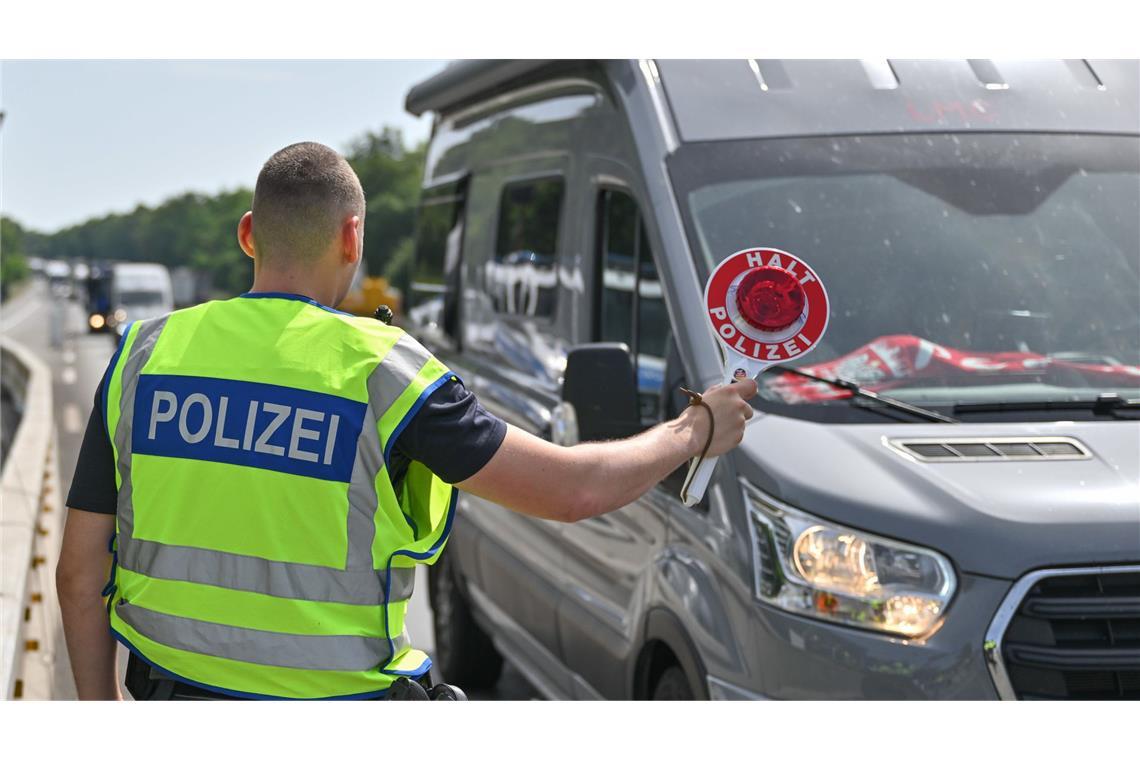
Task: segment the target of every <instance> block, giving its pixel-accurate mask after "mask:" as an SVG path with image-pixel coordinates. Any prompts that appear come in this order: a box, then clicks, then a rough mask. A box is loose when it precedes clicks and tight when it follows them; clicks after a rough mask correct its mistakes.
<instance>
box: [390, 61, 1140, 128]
mask: <svg viewBox="0 0 1140 760" xmlns="http://www.w3.org/2000/svg"><path fill="white" fill-rule="evenodd" d="M550 63H551V62H550V61H461V62H458V63H454V64H451V65H449V66H448V67H447V68H446V69H444V70H443V71H442V72H440V73H439V74H436V75H435V76H433V77H431V78H430V79H427V80H425V81H424V82H421V83H420V84H418V85H416V86H415V87H413V88H412V89H411V90H410V91H409V92H408V96H407V99H406V101H405V105H406V107H407V109H408V111H410V112H411V113H413V114H416V115H419V114H422V113H424V112H425V111H437V112H446V111H449V110H452V109H454V108H456V107H458V106H461V105H464V104H466V103H470V102H473V101H476V100H479V99H482V98H486V97H490V96H492V95H494V94H497V93H498V92H501V91H502V90H503V89H505V88H507V87H509V86H510V85H511V83H512V82H514V81H515V80H518V79H520V78H522V77H525V76H527V75H530V74H533V73H535V72H537V71H539V70H540V69H542V68H543V67H545V66H548V65H549V64H550ZM655 65H656V68H657V71H658V72H659V76H660V79H661V83H662V85H663V87H664V90H665V94H666V96H667V101H668V103H669V107H670V110H671V111H672V113H673V118H674V120H675V122H676V127H677V131H678V134H679V137H680V139H681V140H682V141H684V142H695V141H706V140H731V139H747V138H757V137H791V136H811V135H837V134H881V133H891V132H945V131H965V130H976V131H1019V132H1022V131H1033V132H1038V131H1040V132H1091V133H1115V134H1138V133H1140V97H1138V93H1140V61H1135V60H1104V61H1101V60H1096V61H1094V60H1084V59H1071V60H1039V61H1015V60H991V59H969V60H966V59H960V60H939V61H929V60H901V59H890V60H888V59H863V60H803V59H792V60H765V59H749V60H681V61H670V60H659V61H656V62H655Z"/></svg>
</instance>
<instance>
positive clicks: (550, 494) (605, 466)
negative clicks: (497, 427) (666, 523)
mask: <svg viewBox="0 0 1140 760" xmlns="http://www.w3.org/2000/svg"><path fill="white" fill-rule="evenodd" d="M755 395H756V382H755V381H754V380H744V381H742V382H739V383H733V384H732V385H723V386H714V387H712V388H710V389H709V390H708V391H707V392H706V393H705V394H703V399H704V402H705V403H706V404H708V406H709V408H710V409H711V410H712V413H713V415H712V416H713V420H714V421H715V425H714V427H715V431H714V435H713V440H712V443H711V445H710V446H709V451H708V456H719V455H721V454H724V453H725V452H727V451H729V450H731V449H732V448H733V447H735V446H736V445H737V444H738V443H740V441H741V439H743V438H744V425H745V423H746V422H747V420H748V419H749V418H750V417H752V407H751V406H750V405H749V404H748V399H750V398H752V397H753V396H755ZM708 435H709V414H708V412H707V411H706V410H704V409H698V408H696V407H689V408H688V409H686V410H685V411H684V412H683V413H682V414H681V415H680V416H679V417H677V419H675V420H671V421H669V422H665V423H662V424H660V425H657V426H655V427H653V428H651V429H649V430H647V431H645V432H644V433H641V434H640V435H636V436H633V437H632V438H626V439H624V440H621V441H607V442H605V443H582V444H578V445H577V446H571V447H568V448H567V447H563V446H556V445H554V444H553V443H550V442H548V441H544V440H542V439H541V438H537V437H535V436H533V435H530V434H529V433H526V432H524V431H522V430H519V429H518V428H516V427H513V426H508V428H507V436H506V438H505V439H504V440H503V443H502V445H501V446H500V447H499V450H498V451H497V452H495V455H494V456H493V457H491V461H489V462H488V463H487V464H486V465H485V466H484V467H483V469H481V470H480V471H479V472H477V473H475V475H473V476H471V477H470V478H468V479H467V480H464V481H462V482H460V483H457V484H456V485H457V486H458V487H459V488H460V489H462V490H464V491H467V492H468V493H472V494H475V495H476V496H480V497H482V498H484V499H487V500H488V501H493V502H497V503H499V504H502V505H503V506H505V507H507V508H508V509H513V510H515V511H516V512H522V513H523V514H528V515H532V516H534V517H542V518H545V519H549V520H561V521H563V522H573V521H575V520H581V519H584V518H587V517H593V516H594V515H599V514H603V513H605V512H609V511H612V510H614V509H617V508H618V507H622V506H624V505H626V504H629V503H630V502H632V501H634V500H635V499H637V498H638V497H640V496H641V495H642V494H644V493H645V492H646V491H648V490H649V489H650V488H652V487H653V485H654V484H656V483H657V482H659V481H660V480H662V479H663V478H665V476H667V475H668V474H669V473H671V472H672V471H673V470H675V469H677V468H678V467H679V466H681V464H683V463H684V462H685V461H686V460H688V459H691V458H692V457H695V456H697V455H699V454H700V453H701V451H702V450H703V449H704V446H705V442H706V441H707V440H708Z"/></svg>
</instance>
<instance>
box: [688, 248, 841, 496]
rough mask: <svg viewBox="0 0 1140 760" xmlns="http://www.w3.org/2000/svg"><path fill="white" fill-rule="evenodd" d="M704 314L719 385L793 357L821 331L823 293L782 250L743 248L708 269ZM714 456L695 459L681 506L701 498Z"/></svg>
mask: <svg viewBox="0 0 1140 760" xmlns="http://www.w3.org/2000/svg"><path fill="white" fill-rule="evenodd" d="M705 314H706V315H707V316H708V319H709V322H710V324H711V325H712V329H713V332H714V333H715V334H716V337H717V338H718V339H719V340H720V342H721V343H722V344H723V345H724V347H725V348H726V349H727V350H726V351H725V352H724V357H725V364H724V382H726V383H732V382H736V381H737V380H744V379H745V378H749V377H756V376H757V375H759V374H760V373H761V372H763V371H764V370H765V369H767V368H768V367H770V366H772V365H773V364H779V363H781V362H786V361H790V360H792V359H798V358H799V357H801V356H803V355H804V354H806V353H808V352H809V351H811V350H812V349H813V348H815V347H816V346H817V345H818V344H819V340H820V338H822V337H823V333H824V332H825V331H826V330H827V320H828V316H829V305H828V300H827V291H826V290H825V289H824V287H823V283H822V282H821V281H820V279H819V276H818V275H816V273H815V272H814V271H812V268H811V267H809V266H808V265H807V264H806V263H804V261H803V259H800V258H798V257H796V256H793V255H792V254H790V253H788V252H787V251H781V250H778V249H776V248H746V249H744V250H743V251H737V252H736V253H734V254H732V255H731V256H729V257H728V258H726V259H725V260H724V261H722V262H721V263H720V265H719V266H717V268H716V269H715V270H714V271H713V273H712V276H711V277H709V281H708V283H707V284H706V285H705ZM715 466H716V458H715V457H714V458H710V459H703V460H702V459H701V458H699V457H698V458H696V459H694V460H693V461H692V463H691V464H690V465H689V474H688V476H687V477H686V478H685V483H684V485H682V486H681V500H682V501H683V502H684V503H685V505H686V506H689V507H691V506H693V505H695V504H697V503H698V502H699V501H700V500H701V499H702V498H703V497H704V495H705V489H706V488H708V484H709V478H710V477H711V476H712V472H713V468H714V467H715Z"/></svg>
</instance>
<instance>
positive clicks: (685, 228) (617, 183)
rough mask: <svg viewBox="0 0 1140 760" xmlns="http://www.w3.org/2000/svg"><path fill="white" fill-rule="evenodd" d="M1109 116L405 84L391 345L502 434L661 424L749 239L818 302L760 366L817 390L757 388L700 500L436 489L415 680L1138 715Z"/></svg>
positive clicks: (577, 87)
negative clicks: (523, 503)
mask: <svg viewBox="0 0 1140 760" xmlns="http://www.w3.org/2000/svg"><path fill="white" fill-rule="evenodd" d="M1138 92H1140V65H1138V63H1137V62H1136V61H1085V60H1066V61H1033V62H1019V61H990V60H961V61H902V60H890V61H886V60H862V61H809V60H785V61H774V60H747V61H605V62H591V61H468V62H462V63H457V64H453V65H451V66H449V67H447V68H446V69H445V70H444V71H443V72H441V73H440V74H438V75H436V76H434V77H432V78H431V79H429V80H427V81H425V82H423V83H421V84H419V85H417V86H416V87H414V88H413V89H412V90H411V91H410V92H409V94H408V96H407V103H406V105H407V108H408V110H409V111H410V112H412V113H414V114H422V113H425V112H433V113H434V114H435V117H434V118H435V120H434V127H433V131H432V138H431V144H430V147H429V150H428V154H427V162H426V168H425V171H424V183H423V201H422V203H423V205H422V208H421V210H420V215H419V222H418V231H417V241H416V246H417V247H416V256H415V263H414V277H413V278H412V280H413V284H412V286H411V292H410V293H408V294H407V299H406V300H407V307H406V311H407V314H408V317H407V322H408V325H407V327H408V329H409V330H410V331H411V332H413V333H414V334H415V335H416V336H417V337H419V338H420V339H421V340H422V341H423V342H424V343H425V344H426V345H428V346H429V347H430V348H431V349H432V350H433V351H435V352H436V353H437V355H438V356H440V358H441V359H442V360H443V361H445V362H446V363H447V364H448V365H449V366H451V367H452V368H453V369H454V370H455V371H456V372H457V373H458V374H459V375H461V376H462V377H463V379H464V380H465V382H466V384H467V385H468V387H470V388H472V389H473V390H474V391H475V392H476V393H477V394H478V396H479V398H480V399H481V401H482V402H483V404H485V405H486V406H487V407H488V408H489V409H490V410H492V411H493V412H495V413H496V414H498V415H500V416H501V417H503V418H504V419H506V420H507V421H509V422H510V423H512V424H514V425H517V426H518V427H520V428H523V429H524V430H527V431H529V432H531V433H534V434H535V435H539V436H545V437H547V438H548V439H551V440H554V441H556V442H560V443H565V444H569V443H573V442H575V441H579V440H595V439H602V438H608V437H614V436H618V435H626V434H628V433H631V432H635V431H636V430H638V429H641V428H643V427H644V426H647V425H651V424H653V423H655V422H658V421H660V420H663V419H667V418H670V417H672V416H674V415H676V414H677V413H678V412H679V411H680V409H681V408H682V405H683V403H684V397H683V396H682V395H681V394H680V393H679V390H678V389H679V388H680V387H681V386H686V387H695V388H702V387H705V386H707V385H709V384H712V383H714V382H717V381H718V378H719V375H720V372H721V367H722V357H721V354H720V348H719V346H718V343H717V341H716V340H715V338H714V336H713V335H712V333H711V330H710V328H709V326H708V324H707V322H706V319H705V315H704V314H703V312H702V307H701V304H702V293H703V286H704V282H705V280H706V278H707V277H708V275H709V273H710V272H711V271H712V269H713V268H714V266H715V265H716V263H717V262H718V261H719V260H721V259H722V258H723V257H725V256H727V255H729V254H731V253H733V252H735V251H738V250H741V249H743V248H749V247H755V246H764V247H773V248H779V249H783V250H787V251H791V252H792V253H795V254H796V255H798V256H800V257H801V258H803V259H804V260H805V261H807V262H808V263H809V264H810V265H811V266H812V268H813V269H815V271H816V272H817V273H818V274H819V276H820V277H821V278H822V279H823V281H824V282H825V283H826V286H827V288H828V293H829V296H830V299H831V304H832V309H833V311H832V315H831V322H830V325H829V327H828V332H827V334H826V336H825V337H824V339H823V341H822V342H821V343H820V345H819V346H818V347H817V348H816V350H815V352H814V353H812V354H811V355H810V356H806V357H803V358H802V359H801V360H799V361H794V362H791V365H794V366H796V367H797V368H798V369H801V370H804V371H805V372H808V373H811V375H813V376H815V377H817V378H820V379H819V380H815V379H812V378H809V377H803V376H799V375H794V374H791V373H788V372H784V371H782V370H780V369H779V368H773V369H770V370H769V371H768V372H766V373H765V374H763V375H762V376H761V378H760V381H759V384H760V395H759V397H758V398H757V400H756V402H755V406H756V408H757V410H758V412H759V413H760V414H758V417H759V418H760V419H759V420H758V421H757V422H755V423H754V424H752V425H751V426H750V427H749V429H748V432H747V434H746V436H745V440H744V442H743V444H742V445H741V446H740V447H739V448H738V449H737V450H735V451H734V452H732V453H731V454H730V455H728V456H726V457H723V458H722V459H721V460H720V463H719V464H718V466H717V470H716V472H715V474H714V476H713V481H712V484H711V485H710V487H709V490H708V493H707V494H706V496H705V499H704V500H703V501H702V502H701V503H700V504H699V505H697V506H696V507H695V508H692V509H689V508H686V507H684V506H683V505H682V503H681V501H680V499H679V498H678V490H679V487H680V484H681V481H682V480H683V475H684V472H683V471H679V472H678V473H675V474H674V475H673V476H672V477H670V478H668V479H666V480H665V481H663V482H662V483H661V484H660V485H658V486H657V487H655V488H654V489H653V490H651V491H650V492H649V493H648V494H646V495H645V496H644V497H643V498H642V499H640V500H639V501H637V502H636V503H634V504H631V505H629V506H627V507H625V508H624V509H621V510H619V511H617V512H614V513H612V514H609V515H605V516H602V517H597V518H594V519H591V520H585V521H582V522H578V523H574V524H562V523H556V522H544V521H541V520H535V519H530V518H527V517H523V516H521V515H519V514H516V513H514V512H511V511H508V510H506V509H503V508H501V507H499V506H496V505H494V504H490V503H484V502H481V501H480V500H478V499H476V498H474V497H471V496H469V495H463V496H461V497H460V500H459V507H458V514H457V517H456V519H455V524H454V529H453V532H452V534H451V539H450V546H449V550H448V551H447V552H446V553H445V554H444V558H443V560H442V561H441V563H440V564H438V565H436V566H435V567H434V568H433V569H432V572H431V575H430V586H431V588H430V595H431V603H432V607H433V610H434V613H435V626H436V629H435V630H436V662H437V664H438V665H440V666H441V668H442V670H443V672H444V675H445V676H446V677H447V678H448V679H449V680H454V681H456V682H458V683H460V684H461V685H464V686H468V687H478V686H486V685H488V684H491V683H494V681H495V679H496V678H497V677H498V676H499V673H500V669H501V666H502V662H503V658H506V659H507V660H510V661H511V663H513V664H514V665H515V666H517V667H518V668H519V669H520V670H521V672H522V673H523V674H524V675H525V676H526V677H527V679H528V680H529V681H531V682H532V683H533V684H534V686H535V688H536V689H538V690H539V691H540V692H542V693H543V694H545V695H546V696H549V697H552V698H599V697H605V698H617V699H631V698H632V699H643V698H653V699H686V698H712V699H742V698H744V699H762V698H781V699H786V698H886V699H896V698H964V699H982V698H999V697H1000V698H1009V699H1013V698H1068V699H1076V698H1097V699H1109V698H1138V697H1140V414H1138V410H1140V400H1138V397H1140V275H1138V269H1140V174H1138V171H1140V165H1138V164H1140V106H1138V102H1137V101H1138V97H1137V93H1138ZM872 391H873V392H872ZM876 394H878V395H876ZM893 400H901V401H904V402H906V403H907V404H908V405H910V406H911V407H918V409H913V408H911V409H907V408H904V407H902V406H899V405H895V404H893V403H892V401H893ZM947 418H949V419H947Z"/></svg>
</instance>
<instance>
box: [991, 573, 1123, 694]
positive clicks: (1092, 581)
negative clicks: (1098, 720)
mask: <svg viewBox="0 0 1140 760" xmlns="http://www.w3.org/2000/svg"><path fill="white" fill-rule="evenodd" d="M995 628H997V630H995ZM987 650H988V655H989V659H990V667H991V670H993V671H994V679H995V684H996V685H997V687H998V690H999V692H1002V696H1005V697H1013V698H1017V699H1140V566H1137V567H1118V568H1113V567H1103V568H1088V569H1082V570H1056V571H1042V572H1039V573H1032V574H1030V575H1029V576H1027V577H1026V578H1025V579H1023V580H1022V581H1020V582H1019V583H1018V584H1017V585H1016V586H1015V587H1014V590H1013V591H1011V592H1010V595H1009V597H1007V599H1006V602H1005V603H1004V604H1003V605H1002V609H1001V610H999V612H998V617H997V618H995V620H994V626H993V627H991V636H988V637H987Z"/></svg>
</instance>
